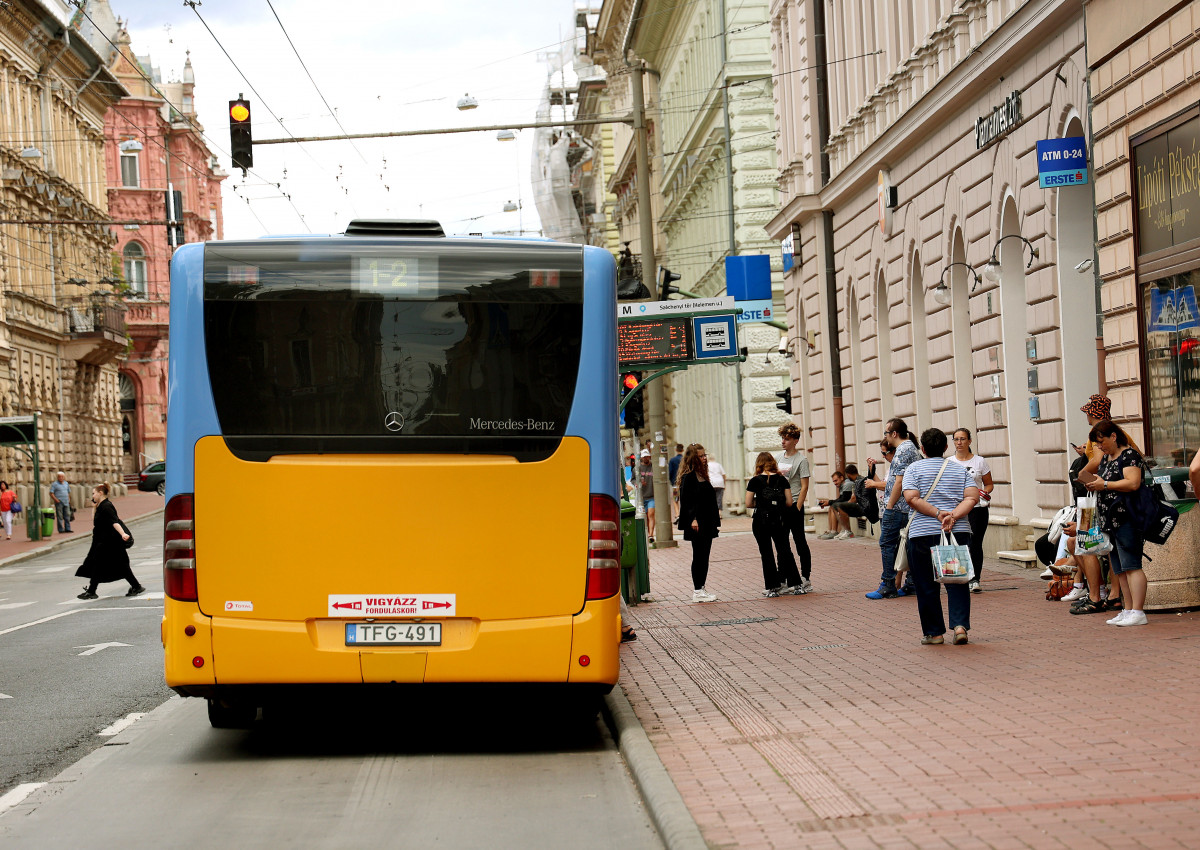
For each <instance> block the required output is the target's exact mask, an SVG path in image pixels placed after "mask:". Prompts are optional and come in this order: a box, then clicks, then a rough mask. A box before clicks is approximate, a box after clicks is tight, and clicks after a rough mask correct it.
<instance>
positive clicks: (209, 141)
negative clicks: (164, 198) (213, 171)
mask: <svg viewBox="0 0 1200 850" xmlns="http://www.w3.org/2000/svg"><path fill="white" fill-rule="evenodd" d="M69 2H71V3H73V4H74V5H75V7H76V8H77V9H78V10H79V12H80V14H82V15H83V16H84V17H85V18H87V19H88V21H89V22H90V23H91V25H92V26H93V27H94V28H95V30H96V32H97V33H98V34H99V35H100V36H101V37H102V38H103V39H104V40H105V41H107V42H108V44H109V46H110V47H112V49H113V50H118V48H117V46H116V45H115V44H113V42H112V39H110V38H109V37H108V36H106V35H105V34H104V31H103V30H102V29H101V28H100V27H99V25H97V23H96V22H95V21H94V20H92V17H91V15H89V14H88V13H87V10H86V9H84V8H83V2H82V0H69ZM185 3H186V0H185ZM214 38H215V36H214ZM227 55H228V54H227ZM231 61H232V60H231ZM133 69H134V70H135V71H136V72H137V74H138V76H139V77H141V78H142V80H143V81H144V82H145V83H146V85H148V86H150V88H151V89H152V90H153V91H154V92H155V94H157V95H158V96H159V97H160V98H162V99H163V102H164V103H170V102H171V101H170V98H168V97H167V96H166V95H165V94H163V92H162V90H161V89H159V87H158V86H156V85H155V84H154V81H153V80H152V79H150V78H149V77H147V76H146V74H145V73H144V72H143V71H142V69H141V68H140V67H139V66H138V65H137V64H136V63H135V64H134V65H133ZM117 114H118V115H120V113H119V112H118V113H117ZM121 117H122V118H124V120H125V121H126V122H127V123H130V124H132V123H133V122H132V121H130V120H129V119H128V118H127V117H125V116H123V115H122V116H121ZM179 117H180V118H181V119H182V120H183V121H184V122H185V123H186V124H187V125H188V126H189V127H190V128H191V129H192V130H193V132H195V133H196V135H197V136H199V137H200V138H201V139H203V140H204V141H205V143H206V144H207V145H209V147H210V149H211V150H215V151H217V152H219V153H220V154H222V155H223V156H225V157H229V156H230V153H229V151H227V150H225V149H224V148H223V147H221V145H219V144H217V142H216V141H215V140H213V139H211V138H210V137H209V136H208V135H207V134H206V133H205V132H204V131H203V130H201V129H200V128H199V127H198V126H196V124H195V122H193V121H192V119H190V118H188V117H187V115H185V114H184V113H182V112H180V113H179ZM134 126H136V125H134ZM281 126H282V125H281ZM139 129H141V128H139ZM147 138H149V137H147ZM159 146H160V147H163V146H162V145H161V144H159ZM163 149H164V150H166V148H165V147H164V148H163ZM250 173H251V174H254V175H255V176H256V177H258V178H259V179H261V180H263V181H264V182H268V183H270V184H271V185H272V186H277V184H276V183H275V182H273V181H269V180H268V179H267V178H266V177H265V176H264V175H262V174H259V173H258V172H256V171H254V170H253V169H250ZM284 197H285V198H287V200H288V202H289V203H291V206H292V209H293V210H294V211H295V213H296V217H297V218H299V219H300V223H301V224H302V225H304V227H305V229H306V230H308V232H309V233H311V232H312V228H310V227H309V226H308V222H307V221H305V220H304V215H303V214H302V213H301V212H300V210H299V208H298V207H297V206H296V204H295V203H294V202H292V199H291V196H290V195H286V194H284ZM256 218H257V216H256Z"/></svg>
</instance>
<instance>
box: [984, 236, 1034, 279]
mask: <svg viewBox="0 0 1200 850" xmlns="http://www.w3.org/2000/svg"><path fill="white" fill-rule="evenodd" d="M1005 239H1020V240H1021V241H1022V242H1023V243H1025V244H1026V245H1028V246H1029V262H1028V263H1026V264H1025V268H1027V269H1028V268H1030V267H1032V266H1033V261H1034V260H1036V259H1037V258H1038V256H1040V255H1039V253H1038V249H1037V248H1035V247H1033V243H1032V242H1030V241H1029V240H1028V239H1026V238H1025V237H1024V236H1022V235H1021V234H1019V233H1010V234H1008V235H1007V236H1001V237H1000V238H999V239H997V240H996V246H995V247H994V248H992V256H991V257H990V258H989V259H988V262H987V265H986V266H984V267H983V276H984V277H986V278H987V279H988V280H999V279H1000V258H999V257H998V256H997V254H996V252H997V251H999V250H1000V243H1001V242H1003V241H1004V240H1005Z"/></svg>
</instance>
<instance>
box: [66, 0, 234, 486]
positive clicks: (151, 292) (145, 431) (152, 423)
mask: <svg viewBox="0 0 1200 850" xmlns="http://www.w3.org/2000/svg"><path fill="white" fill-rule="evenodd" d="M83 11H84V12H86V16H85V15H84V14H83V12H81V13H79V14H78V15H77V16H76V17H75V23H76V25H77V26H78V27H79V30H80V31H81V32H82V33H84V34H85V35H86V36H87V38H88V40H89V41H90V42H91V43H92V45H93V46H94V47H95V49H96V51H97V52H98V53H99V54H100V55H101V56H102V57H104V60H105V64H106V67H107V68H108V70H109V71H110V72H111V73H112V75H113V76H114V77H115V78H116V79H117V80H119V81H120V82H121V84H122V85H124V87H125V88H126V90H127V91H128V92H129V96H128V97H125V98H123V99H122V100H121V101H120V102H118V103H117V104H116V105H114V106H113V108H112V109H110V110H109V112H108V114H107V116H106V118H105V138H106V144H105V165H106V174H107V185H108V207H109V213H110V214H111V216H112V218H113V220H114V223H113V226H112V232H113V234H114V235H115V237H116V245H115V247H114V249H113V251H114V253H115V256H116V258H117V259H116V262H117V263H119V272H120V274H119V277H120V278H121V280H122V281H123V286H122V295H123V298H124V301H125V305H126V308H127V312H126V321H127V323H128V327H129V338H130V340H131V348H130V351H129V355H128V357H127V358H126V359H125V361H124V363H123V364H122V367H121V377H120V390H121V402H120V403H121V436H122V441H121V442H122V456H121V460H122V467H123V470H124V472H125V473H127V474H128V473H133V472H136V471H137V470H139V469H141V468H142V467H143V466H145V465H146V463H148V462H150V461H153V460H160V459H162V458H164V457H165V456H166V430H167V416H166V414H167V353H168V341H167V326H168V312H169V306H170V305H169V299H170V289H171V280H170V263H171V255H172V253H173V252H174V249H175V248H176V247H178V246H179V245H182V244H183V243H185V242H202V241H207V240H210V239H219V238H221V234H222V218H221V181H222V180H224V179H225V177H226V176H227V175H226V174H225V172H224V171H222V170H221V169H220V167H219V166H218V165H217V162H216V158H215V157H214V156H213V154H212V152H211V151H210V150H209V149H208V146H207V145H206V144H205V141H204V137H203V129H204V128H203V127H202V126H201V125H200V122H199V120H198V119H197V117H196V111H195V101H194V98H193V91H194V87H195V79H194V77H193V74H192V63H191V59H190V58H188V59H187V60H186V61H185V62H184V66H183V73H182V76H181V78H180V79H178V80H174V81H169V82H164V81H163V78H162V75H161V74H160V73H159V71H158V69H157V68H155V67H154V66H153V65H152V63H151V62H150V59H149V57H147V56H142V57H138V56H136V55H135V54H134V52H133V49H132V47H131V45H130V38H129V33H128V32H127V31H126V30H125V28H124V27H123V26H122V25H121V22H120V21H118V20H116V19H115V18H114V16H113V13H112V10H111V8H110V7H109V3H108V0H89V2H87V3H85V4H84V10H83ZM168 221H173V222H175V224H174V225H171V224H168Z"/></svg>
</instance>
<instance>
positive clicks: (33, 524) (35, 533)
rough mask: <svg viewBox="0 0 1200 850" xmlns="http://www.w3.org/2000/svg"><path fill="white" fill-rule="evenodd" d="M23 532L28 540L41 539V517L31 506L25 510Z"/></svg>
mask: <svg viewBox="0 0 1200 850" xmlns="http://www.w3.org/2000/svg"><path fill="white" fill-rule="evenodd" d="M25 533H26V534H28V535H29V539H30V540H41V539H42V518H41V517H40V516H38V515H37V513H36V512H34V510H33V509H32V508H28V509H26V511H25Z"/></svg>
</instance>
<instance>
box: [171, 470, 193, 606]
mask: <svg viewBox="0 0 1200 850" xmlns="http://www.w3.org/2000/svg"><path fill="white" fill-rule="evenodd" d="M163 589H164V590H165V591H166V594H167V597H168V598H169V599H177V600H179V601H180V602H195V601H196V600H197V599H198V596H197V594H196V509H195V500H194V498H193V496H192V494H191V493H181V494H179V495H178V496H175V497H174V498H172V499H171V501H169V502H168V503H167V511H166V518H165V527H164V529H163Z"/></svg>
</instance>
